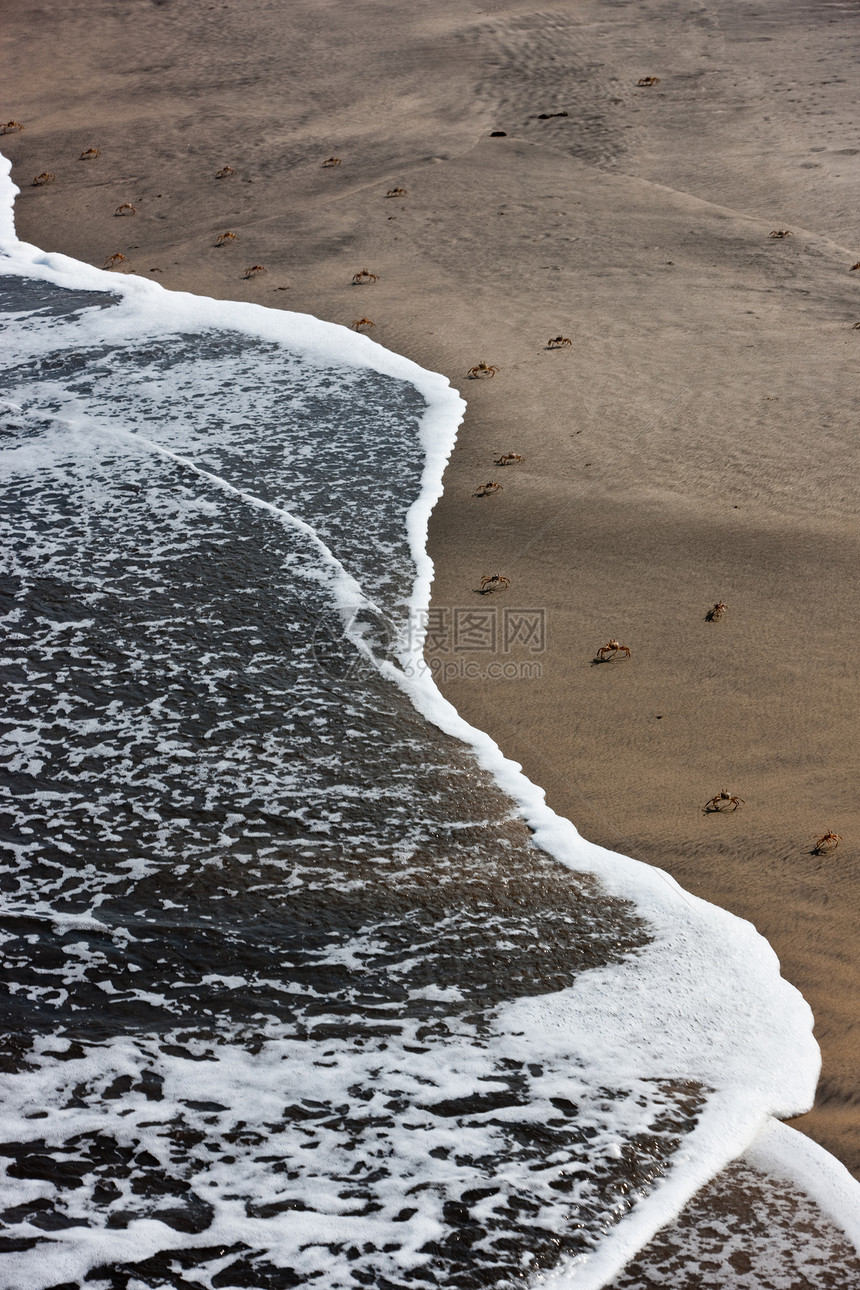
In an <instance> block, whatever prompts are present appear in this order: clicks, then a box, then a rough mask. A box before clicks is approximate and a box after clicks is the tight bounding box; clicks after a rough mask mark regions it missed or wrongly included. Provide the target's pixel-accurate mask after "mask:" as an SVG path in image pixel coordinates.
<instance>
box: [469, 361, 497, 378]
mask: <svg viewBox="0 0 860 1290" xmlns="http://www.w3.org/2000/svg"><path fill="white" fill-rule="evenodd" d="M498 370H499V369H498V368H497V367H493V366H492V365H491V364H490V363H484V362H481V363H477V364H476V365H475V366H474V367H470V368H469V371H468V375H469V376H471V378H472V380H477V378H478V377H479V376H495V375H496V372H498Z"/></svg>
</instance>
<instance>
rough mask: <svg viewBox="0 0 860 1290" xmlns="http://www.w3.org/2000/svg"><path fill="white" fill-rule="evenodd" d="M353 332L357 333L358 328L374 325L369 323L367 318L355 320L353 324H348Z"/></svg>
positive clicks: (374, 324)
mask: <svg viewBox="0 0 860 1290" xmlns="http://www.w3.org/2000/svg"><path fill="white" fill-rule="evenodd" d="M350 326H351V327H352V330H353V331H358V330H359V328H360V327H375V326H376V323H375V322H371V320H370V319H369V318H356V320H355V322H354V323H350Z"/></svg>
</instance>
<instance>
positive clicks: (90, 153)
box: [78, 148, 102, 161]
mask: <svg viewBox="0 0 860 1290" xmlns="http://www.w3.org/2000/svg"><path fill="white" fill-rule="evenodd" d="M101 155H102V154H101V153H100V152H99V150H98V148H85V149H84V151H83V152H82V153H81V155H80V156H79V157H78V161H95V159H96V157H100V156H101Z"/></svg>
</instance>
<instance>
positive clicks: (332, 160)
mask: <svg viewBox="0 0 860 1290" xmlns="http://www.w3.org/2000/svg"><path fill="white" fill-rule="evenodd" d="M321 164H322V169H323V170H331V168H332V166H339V165H340V157H326V159H325V161H323V162H322V163H321Z"/></svg>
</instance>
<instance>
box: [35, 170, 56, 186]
mask: <svg viewBox="0 0 860 1290" xmlns="http://www.w3.org/2000/svg"><path fill="white" fill-rule="evenodd" d="M54 179H55V176H54V175H52V174H51V172H50V170H43V171H42V173H41V175H37V176H36V178H35V179H34V180H33V187H34V188H41V186H42V184H52V183H53V182H54Z"/></svg>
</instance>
